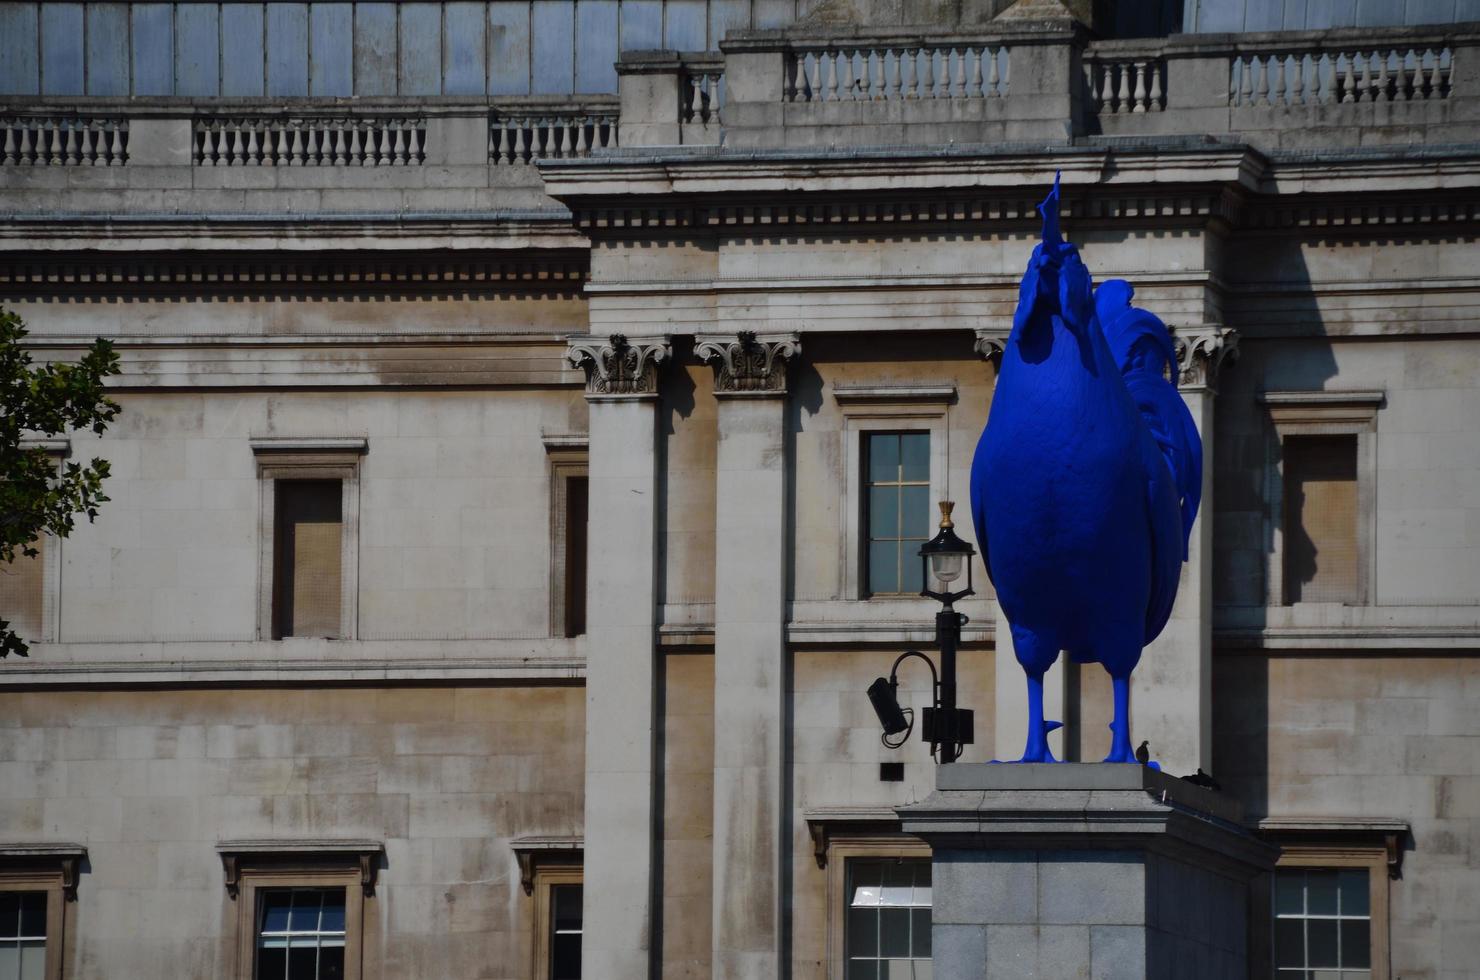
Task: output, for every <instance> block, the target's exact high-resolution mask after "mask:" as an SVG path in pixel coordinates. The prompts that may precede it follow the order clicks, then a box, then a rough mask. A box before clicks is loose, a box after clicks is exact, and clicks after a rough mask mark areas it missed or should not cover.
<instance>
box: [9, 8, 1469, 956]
mask: <svg viewBox="0 0 1480 980" xmlns="http://www.w3.org/2000/svg"><path fill="white" fill-rule="evenodd" d="M1477 21H1480V8H1477V7H1476V5H1475V4H1474V3H1472V2H1469V0H1443V2H1425V0H1406V2H1404V0H1392V2H1380V3H1368V2H1366V0H1346V2H1345V3H1343V2H1335V3H1327V4H1317V3H1315V2H1311V3H1309V4H1307V3H1304V2H1295V0H1288V2H1286V3H1284V4H1280V3H1278V2H1276V3H1262V2H1261V3H1256V2H1254V0H1248V2H1247V3H1244V2H1229V3H1222V2H1220V3H1216V4H1215V3H1210V2H1207V0H1201V2H1199V0H1188V2H1187V3H1186V4H1185V5H1184V4H1181V3H1168V4H1152V5H1132V4H1091V3H1088V2H1065V3H1062V4H1061V3H1060V2H1058V0H1019V2H1018V3H1015V4H1011V5H1009V4H1008V3H1006V2H1003V0H966V2H963V3H951V4H939V5H937V4H934V3H931V2H928V0H920V2H915V0H906V2H903V3H884V2H882V0H879V2H875V0H854V2H851V3H833V2H823V3H811V2H808V0H532V2H523V0H485V2H472V3H452V2H448V3H405V4H390V3H340V2H329V3H278V2H269V3H236V2H227V3H125V2H119V3H49V2H47V3H35V2H31V3H16V2H4V3H0V130H3V133H0V140H3V162H0V211H3V212H4V221H3V222H0V249H3V250H4V258H3V261H0V302H3V304H4V305H5V306H6V308H8V309H14V310H16V311H17V312H19V313H20V314H21V315H22V316H23V317H24V318H25V319H26V320H27V322H28V324H29V325H30V327H31V330H32V336H31V341H32V342H33V344H34V347H35V349H36V353H37V355H38V356H40V357H59V358H65V357H68V356H73V355H74V354H75V352H77V351H78V350H80V349H81V348H82V347H83V346H85V344H86V343H88V342H89V341H90V340H91V338H93V337H95V336H99V335H102V336H106V337H109V338H112V339H113V340H114V342H115V344H116V345H117V348H118V350H119V351H120V353H121V355H122V359H123V371H122V374H121V375H120V376H119V377H118V378H116V379H115V383H114V385H113V388H114V391H115V397H116V398H117V400H118V401H119V402H120V404H121V405H122V406H123V411H122V414H121V415H120V416H119V419H118V421H117V423H116V424H115V425H113V426H112V427H111V428H110V430H109V431H108V433H107V434H106V435H105V436H103V437H102V438H94V437H92V436H91V435H87V434H80V435H74V436H73V437H72V438H71V439H70V440H61V441H57V442H54V443H50V444H48V449H49V450H50V451H52V452H53V453H55V455H56V456H57V457H58V458H59V459H62V458H67V457H76V458H91V457H92V456H94V455H99V456H103V457H105V458H107V459H108V460H109V461H110V463H111V465H112V469H113V476H112V478H111V479H110V480H109V482H108V484H107V492H108V493H109V495H110V496H111V498H112V499H111V501H110V502H109V503H108V504H107V505H105V507H104V508H103V511H102V514H101V516H100V517H99V519H98V521H97V522H96V523H95V524H92V525H87V526H82V527H79V528H78V530H77V531H76V532H75V533H74V534H73V535H72V536H71V537H70V538H68V539H66V540H65V541H57V540H50V539H48V540H45V541H43V542H42V543H41V552H42V553H41V556H40V557H39V558H38V559H36V560H35V561H34V562H30V563H27V564H24V565H23V566H17V567H13V568H10V569H5V570H4V573H5V574H4V578H3V580H0V599H3V603H4V608H3V611H4V614H5V617H6V618H13V619H14V620H15V621H16V622H18V623H20V624H21V626H22V628H23V630H24V631H25V632H26V634H27V635H28V636H29V637H31V638H33V639H34V641H35V642H34V643H33V646H32V655H31V657H30V658H29V660H25V661H18V660H11V661H8V662H5V663H3V664H0V980H8V978H9V977H25V978H28V980H29V978H32V977H47V978H52V980H54V978H57V977H68V978H103V977H107V978H110V980H112V978H154V977H201V978H213V980H227V978H247V977H253V976H267V975H269V973H270V972H271V971H274V970H276V971H278V972H275V973H271V975H273V976H293V977H297V976H325V977H328V976H339V975H343V976H352V977H356V978H365V980H371V978H385V980H392V978H403V977H417V978H439V977H446V978H551V977H556V978H565V977H569V976H573V975H584V976H587V977H598V978H607V977H610V978H633V977H646V976H662V977H673V978H693V977H701V976H703V977H715V978H720V977H724V978H770V977H780V976H791V977H796V978H798V980H802V978H806V980H824V978H827V980H844V978H859V977H868V978H874V977H885V976H888V977H891V978H893V977H898V976H928V975H929V962H928V956H929V951H928V944H924V945H922V943H924V940H923V939H922V933H921V932H920V928H921V926H920V923H922V922H923V923H928V922H929V905H930V897H929V896H930V891H929V877H928V863H926V862H925V861H924V860H923V859H928V855H929V851H928V849H927V848H924V846H923V845H922V844H921V843H920V842H919V841H917V840H913V839H911V838H908V837H906V836H905V835H903V834H901V833H900V831H899V825H898V820H897V817H896V816H895V814H894V811H893V807H894V806H896V805H900V804H904V803H908V802H911V801H913V800H917V799H919V798H920V797H922V796H923V795H924V794H925V793H927V792H928V791H929V790H930V789H931V787H932V786H933V785H934V768H935V767H934V766H933V764H932V762H931V759H930V758H929V756H928V754H927V752H926V750H925V749H924V748H923V747H922V746H921V745H920V743H919V741H918V740H917V739H915V740H911V741H910V742H908V743H907V744H906V746H905V747H904V748H903V749H902V750H891V749H888V748H886V747H884V746H883V745H881V744H880V740H879V732H878V727H877V724H876V720H875V717H874V714H873V712H872V710H871V709H870V707H869V703H868V701H867V699H866V698H865V697H864V693H863V692H864V690H865V689H866V688H867V686H868V684H869V683H870V681H872V680H873V678H875V677H876V676H879V675H881V674H887V673H888V671H889V668H890V665H891V664H892V663H893V661H894V659H895V658H896V657H897V656H898V654H899V653H901V652H902V651H903V650H905V649H907V648H910V647H923V648H925V649H929V644H931V643H932V642H933V623H934V619H933V617H934V612H935V609H936V607H935V606H934V604H932V603H931V602H929V601H927V600H925V599H921V598H918V597H916V596H914V595H912V594H911V593H912V592H913V590H914V585H912V582H913V581H914V579H913V578H912V575H913V568H914V565H913V564H912V561H913V559H912V558H911V557H910V556H911V554H912V548H913V543H914V542H915V541H917V540H918V539H920V538H922V537H924V536H928V534H929V533H931V531H930V530H929V529H930V528H931V527H932V519H931V518H930V512H931V511H932V510H933V505H932V503H931V502H932V501H934V500H937V499H957V500H964V499H965V497H966V492H967V490H966V488H967V475H968V470H969V466H970V459H971V452H972V449H973V447H974V445H975V442H976V439H977V436H978V434H979V433H980V431H981V428H982V426H983V424H984V422H985V420H986V417H987V412H988V409H989V406H990V403H991V398H992V391H993V380H994V377H995V370H996V368H995V363H996V361H995V358H996V355H997V353H998V352H1000V350H1001V345H1002V344H1003V343H1004V341H1005V338H1006V335H1007V331H1008V327H1009V325H1010V322H1011V316H1012V311H1013V308H1014V305H1015V303H1016V299H1017V281H1018V278H1019V276H1020V274H1021V271H1022V268H1023V266H1024V264H1025V262H1026V260H1027V256H1028V254H1029V252H1030V250H1031V247H1032V245H1033V243H1034V241H1035V239H1036V235H1037V230H1038V226H1037V221H1036V215H1035V213H1034V210H1033V204H1034V202H1036V201H1037V200H1038V199H1040V198H1041V196H1042V194H1043V192H1044V190H1045V188H1046V187H1047V186H1048V185H1049V184H1050V183H1051V182H1052V180H1053V178H1054V175H1055V173H1062V175H1063V184H1064V194H1065V216H1064V225H1065V228H1066V231H1067V234H1068V235H1069V237H1070V239H1071V240H1072V241H1074V242H1075V244H1077V245H1078V246H1079V248H1080V250H1081V252H1082V254H1083V256H1084V259H1085V261H1086V263H1087V264H1088V265H1089V267H1090V269H1091V270H1092V272H1093V274H1094V275H1095V276H1096V278H1097V279H1104V278H1109V277H1123V278H1127V279H1129V280H1131V281H1132V282H1133V283H1134V284H1135V286H1136V291H1137V302H1138V303H1140V304H1142V305H1144V306H1146V307H1147V308H1149V309H1151V310H1153V311H1155V312H1156V313H1158V314H1159V315H1160V316H1161V317H1162V318H1163V319H1164V320H1166V322H1167V323H1168V324H1169V325H1171V326H1172V327H1173V329H1174V333H1175V336H1176V339H1177V343H1178V351H1179V357H1180V361H1181V363H1180V369H1181V371H1180V378H1179V381H1180V386H1181V389H1182V391H1183V393H1184V396H1185V398H1186V400H1187V402H1188V404H1189V406H1190V407H1191V408H1192V410H1193V414H1194V417H1195V418H1196V420H1197V421H1198V424H1199V426H1200V428H1201V431H1202V434H1203V439H1204V445H1205V447H1206V464H1207V465H1206V480H1205V486H1206V489H1205V493H1204V509H1203V513H1202V516H1201V517H1200V519H1199V522H1198V525H1197V528H1196V530H1195V533H1194V539H1193V545H1192V548H1191V554H1190V560H1189V562H1188V564H1187V566H1186V568H1185V574H1184V578H1183V581H1182V585H1181V590H1180V593H1179V598H1178V605H1177V608H1176V610H1175V612H1174V615H1173V620H1172V623H1171V624H1170V625H1169V626H1168V628H1167V630H1166V633H1165V634H1164V635H1163V636H1162V637H1161V638H1160V639H1159V640H1158V641H1157V642H1156V644H1154V645H1153V646H1152V647H1151V648H1149V649H1148V650H1147V652H1146V655H1145V657H1144V659H1143V661H1142V666H1141V668H1140V670H1139V671H1138V673H1137V678H1136V683H1137V685H1138V686H1137V687H1136V688H1135V690H1134V692H1133V707H1132V712H1133V714H1132V718H1133V736H1134V738H1135V740H1136V741H1137V743H1139V742H1140V741H1141V740H1143V739H1145V740H1148V741H1149V742H1150V747H1151V751H1152V753H1153V755H1154V756H1155V757H1157V758H1158V759H1159V760H1160V761H1161V763H1162V764H1163V766H1164V767H1165V768H1166V769H1167V770H1168V771H1170V772H1172V773H1174V774H1179V775H1180V774H1187V773H1192V772H1195V771H1196V770H1197V769H1198V768H1202V769H1204V770H1206V771H1207V772H1210V773H1212V774H1213V775H1214V777H1215V778H1216V779H1218V780H1219V781H1220V782H1221V784H1222V786H1223V789H1224V791H1225V792H1226V793H1228V794H1229V795H1231V796H1232V797H1234V798H1236V800H1237V801H1238V802H1239V803H1240V804H1241V805H1242V808H1243V812H1244V814H1245V819H1246V820H1247V822H1248V823H1249V824H1250V825H1251V826H1253V827H1255V828H1257V829H1258V830H1259V831H1260V832H1261V833H1262V834H1264V835H1265V836H1266V837H1267V838H1268V839H1270V840H1271V841H1273V842H1275V843H1278V844H1280V845H1281V846H1282V847H1283V848H1284V852H1283V854H1284V856H1283V857H1282V859H1281V860H1282V865H1281V867H1280V869H1279V870H1277V872H1276V874H1275V876H1274V878H1273V879H1272V880H1271V881H1269V882H1266V883H1264V884H1261V886H1260V889H1256V893H1255V894H1254V895H1252V896H1251V901H1252V902H1254V903H1255V904H1254V907H1255V908H1256V909H1261V910H1262V915H1263V916H1264V918H1263V919H1261V920H1260V921H1261V922H1263V923H1265V925H1264V926H1263V927H1261V928H1260V929H1259V930H1257V932H1258V936H1257V938H1256V948H1255V949H1253V950H1251V951H1250V961H1251V962H1253V963H1255V964H1256V965H1257V966H1256V968H1257V969H1258V970H1259V971H1260V972H1259V974H1258V975H1261V976H1263V975H1266V973H1269V974H1272V975H1277V976H1279V977H1282V978H1287V980H1288V978H1302V980H1314V978H1325V977H1338V976H1339V977H1341V978H1343V980H1345V978H1355V977H1361V978H1371V980H1398V978H1402V980H1458V978H1461V977H1476V976H1480V664H1477V660H1476V649H1477V646H1480V386H1477V384H1476V380H1475V378H1476V375H1477V372H1480V340H1477V328H1476V324H1477V308H1480V307H1477V303H1476V301H1475V298H1474V297H1475V296H1476V295H1477V294H1476V291H1475V286H1476V282H1477V272H1476V268H1477V258H1480V250H1477V248H1476V244H1475V238H1476V232H1477V226H1480V213H1477V209H1480V194H1477V187H1480V130H1477V125H1480V123H1477V120H1480V24H1477V23H1476V22H1477ZM1215 32H1237V33H1215ZM963 531H968V529H966V528H963ZM966 536H968V537H969V531H968V533H967V534H966ZM975 578H976V583H977V586H978V591H979V593H980V594H979V595H978V596H976V597H974V598H972V599H970V600H967V601H965V602H964V603H962V604H961V608H962V610H963V611H964V612H966V613H967V614H968V615H969V616H970V623H969V624H968V625H967V626H966V628H965V631H964V637H963V649H962V655H961V671H962V676H961V690H960V701H961V703H962V704H963V705H967V706H971V707H974V708H975V709H976V712H977V725H976V733H977V738H976V742H975V744H973V745H971V746H969V747H968V748H967V751H966V754H965V756H964V757H963V758H964V761H985V760H989V759H992V758H997V757H1000V758H1011V757H1014V756H1015V755H1016V753H1017V752H1018V751H1019V746H1020V745H1021V738H1022V732H1023V730H1024V724H1025V722H1024V716H1023V713H1024V709H1023V707H1022V700H1023V699H1022V695H1021V692H1020V687H1021V683H1022V682H1021V673H1020V671H1019V669H1018V668H1017V666H1016V663H1015V661H1014V659H1013V658H1012V656H1011V644H1010V637H1009V636H1008V635H1007V631H1006V629H1005V624H1004V622H1003V621H1002V619H1001V617H1000V615H999V614H998V611H997V609H996V605H995V603H994V601H993V599H992V596H991V592H990V587H989V583H987V581H986V576H985V574H984V570H983V569H982V568H981V567H980V565H978V566H977V567H976V569H975ZM1056 670H1057V673H1056V674H1054V675H1053V676H1052V677H1051V679H1050V685H1049V688H1050V690H1049V698H1050V701H1051V702H1052V703H1053V706H1054V708H1053V710H1055V711H1057V712H1060V714H1059V715H1057V716H1058V717H1063V718H1064V719H1065V721H1066V723H1067V724H1066V727H1065V729H1064V730H1063V731H1062V732H1061V733H1056V734H1055V736H1054V747H1055V751H1056V752H1058V753H1059V754H1060V755H1061V756H1063V757H1067V758H1070V759H1083V760H1095V759H1098V758H1100V757H1101V755H1103V752H1104V750H1105V748H1106V745H1107V744H1108V736H1107V734H1106V733H1105V732H1104V725H1105V723H1106V721H1107V720H1108V712H1109V705H1108V684H1107V682H1106V680H1105V678H1104V676H1103V674H1102V672H1099V671H1098V668H1094V669H1083V670H1080V669H1077V668H1075V669H1070V670H1067V671H1065V670H1062V669H1057V668H1056ZM901 680H902V685H903V686H902V691H903V695H902V700H905V701H906V703H908V704H911V705H913V706H915V707H918V706H919V704H920V703H922V702H924V701H925V700H927V699H928V696H929V684H928V681H926V679H925V678H924V677H923V676H922V675H919V674H916V673H910V671H909V669H908V668H907V669H906V670H905V671H904V674H903V676H902V678H901ZM1096 753H1100V755H1097V754H1096ZM885 762H902V763H903V773H902V776H901V775H899V774H898V773H888V772H886V771H885V770H883V769H882V768H881V763H885ZM886 777H887V778H886ZM1266 886H1267V887H1266ZM579 888H583V889H584V890H583V892H582V891H580V890H578V889H579ZM1261 903H1262V904H1261ZM1187 914H1188V915H1194V916H1195V915H1198V914H1200V913H1199V911H1198V909H1196V908H1191V909H1189V910H1188V911H1187ZM1201 914H1204V915H1205V914H1206V909H1203V910H1202V912H1201ZM1213 925H1214V924H1212V923H1210V924H1209V928H1210V929H1212V928H1213ZM1070 941H1072V942H1074V943H1079V944H1081V945H1082V947H1083V955H1082V956H1080V955H1079V947H1075V948H1073V949H1071V950H1070V951H1069V953H1067V954H1066V955H1068V956H1069V957H1070V958H1071V959H1077V960H1081V961H1082V962H1085V963H1089V962H1091V961H1092V960H1093V949H1092V947H1093V946H1094V944H1095V943H1098V942H1099V941H1100V937H1099V936H1098V935H1090V934H1088V933H1086V934H1085V935H1082V936H1073V937H1071V940H1070ZM992 942H993V945H991V946H990V947H989V949H988V973H989V974H990V975H992V976H1003V977H1012V976H1015V974H1014V972H1013V969H1012V962H1013V955H1014V950H1015V949H1019V948H1020V944H1023V943H1037V942H1039V938H1038V937H1037V935H1036V934H1034V935H1025V934H1016V933H1012V932H1011V931H1010V930H1009V931H1004V932H1003V933H1002V934H1001V935H998V936H996V938H995V939H994V940H993V941H992ZM577 951H579V954H580V956H583V965H584V972H583V973H580V974H575V973H572V972H571V969H570V964H571V963H572V962H573V958H576V957H577ZM1188 957H1189V958H1188V959H1187V960H1186V961H1185V962H1183V963H1181V964H1179V966H1178V969H1179V974H1178V975H1180V976H1186V977H1196V976H1211V975H1213V974H1211V973H1210V972H1208V971H1207V970H1206V969H1204V967H1203V966H1201V965H1200V964H1199V963H1198V962H1197V960H1196V958H1195V954H1193V953H1189V954H1188ZM1097 962H1103V959H1102V960H1100V961H1097ZM304 964H307V965H304ZM881 964H882V965H881ZM1277 966H1279V967H1284V969H1280V970H1279V971H1278V972H1277V973H1276V972H1275V971H1276V967H1277ZM1098 969H1099V968H1098V967H1097V970H1098ZM335 970H340V971H342V972H341V973H335V972H334V971H335ZM7 971H8V972H7ZM304 971H307V972H304ZM1135 973H1136V967H1135V965H1134V964H1129V965H1126V964H1122V965H1121V966H1120V972H1116V970H1114V969H1112V970H1110V972H1106V973H1104V975H1105V976H1120V975H1134V974H1135ZM1086 975H1087V974H1086ZM1096 975H1097V976H1098V975H1101V974H1100V973H1099V972H1097V973H1096Z"/></svg>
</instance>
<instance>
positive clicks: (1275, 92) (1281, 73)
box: [1269, 54, 1289, 105]
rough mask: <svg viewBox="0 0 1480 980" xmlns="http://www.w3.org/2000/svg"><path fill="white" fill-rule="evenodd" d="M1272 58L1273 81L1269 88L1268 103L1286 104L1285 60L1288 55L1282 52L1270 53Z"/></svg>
mask: <svg viewBox="0 0 1480 980" xmlns="http://www.w3.org/2000/svg"><path fill="white" fill-rule="evenodd" d="M1271 57H1273V58H1274V83H1273V85H1272V86H1271V87H1270V90H1269V104H1270V105H1288V104H1289V102H1288V101H1287V99H1286V96H1285V60H1286V59H1287V58H1288V57H1289V56H1288V55H1284V54H1276V55H1271Z"/></svg>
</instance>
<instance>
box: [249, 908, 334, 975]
mask: <svg viewBox="0 0 1480 980" xmlns="http://www.w3.org/2000/svg"><path fill="white" fill-rule="evenodd" d="M257 923H258V924H257V980H343V977H344V935H345V933H344V889H343V888H274V889H272V890H269V891H263V892H262V893H261V909H260V911H259V917H258V920H257Z"/></svg>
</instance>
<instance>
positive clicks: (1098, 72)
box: [1083, 45, 1167, 113]
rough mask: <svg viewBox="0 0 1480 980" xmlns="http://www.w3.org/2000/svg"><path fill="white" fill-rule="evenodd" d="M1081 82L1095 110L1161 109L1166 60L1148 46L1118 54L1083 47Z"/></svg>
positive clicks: (1153, 110) (1163, 100)
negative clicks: (1084, 83) (1082, 76)
mask: <svg viewBox="0 0 1480 980" xmlns="http://www.w3.org/2000/svg"><path fill="white" fill-rule="evenodd" d="M1083 63H1084V70H1085V82H1086V84H1087V86H1088V89H1089V97H1090V103H1091V107H1092V108H1093V110H1094V111H1095V112H1096V113H1127V112H1129V113H1137V112H1161V111H1162V110H1163V109H1165V108H1166V104H1167V103H1166V91H1167V86H1166V80H1167V63H1166V59H1165V58H1164V57H1162V56H1161V52H1160V51H1158V50H1156V48H1154V47H1152V46H1149V45H1148V46H1147V50H1143V51H1140V52H1137V51H1134V50H1131V51H1129V52H1121V53H1119V54H1112V53H1108V52H1107V53H1104V54H1100V53H1097V52H1095V51H1092V50H1091V51H1086V52H1085V56H1084V59H1083Z"/></svg>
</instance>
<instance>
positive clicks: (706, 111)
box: [678, 58, 725, 126]
mask: <svg viewBox="0 0 1480 980" xmlns="http://www.w3.org/2000/svg"><path fill="white" fill-rule="evenodd" d="M724 104H725V62H724V59H723V58H711V59H705V60H703V61H700V60H693V61H688V62H685V63H684V65H683V68H682V70H681V72H680V76H679V109H678V119H679V122H681V123H683V124H685V125H689V124H693V123H698V124H699V125H701V126H708V125H710V124H711V123H713V124H715V125H718V124H719V121H720V118H719V112H720V109H722V108H723V107H724Z"/></svg>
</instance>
